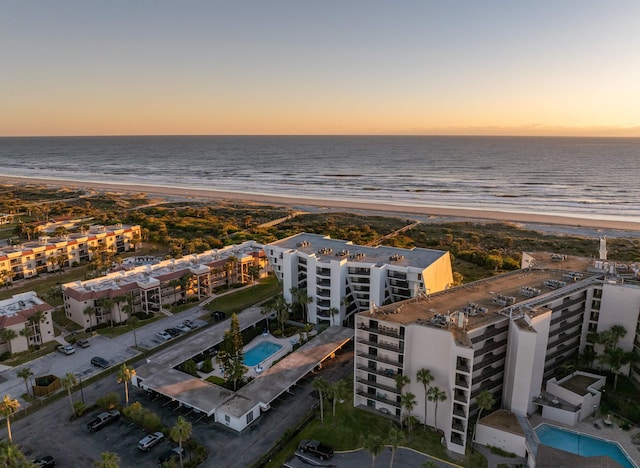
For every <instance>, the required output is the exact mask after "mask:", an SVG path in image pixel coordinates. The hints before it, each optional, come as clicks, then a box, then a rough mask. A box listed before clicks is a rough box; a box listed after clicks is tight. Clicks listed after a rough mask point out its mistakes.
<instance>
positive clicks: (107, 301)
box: [100, 297, 116, 328]
mask: <svg viewBox="0 0 640 468" xmlns="http://www.w3.org/2000/svg"><path fill="white" fill-rule="evenodd" d="M115 304H116V301H115V299H113V298H112V297H103V298H102V299H100V308H101V309H102V315H103V316H104V315H105V314H107V313H108V314H109V321H110V322H111V327H112V328H113V306H114V305H115Z"/></svg>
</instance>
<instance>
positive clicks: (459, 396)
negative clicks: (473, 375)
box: [453, 390, 468, 405]
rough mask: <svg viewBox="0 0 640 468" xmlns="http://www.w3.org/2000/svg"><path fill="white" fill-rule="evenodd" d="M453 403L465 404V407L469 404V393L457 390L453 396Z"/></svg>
mask: <svg viewBox="0 0 640 468" xmlns="http://www.w3.org/2000/svg"><path fill="white" fill-rule="evenodd" d="M453 401H457V402H459V403H464V404H465V405H466V404H467V403H468V400H467V393H466V392H462V391H459V390H456V391H455V392H454V394H453Z"/></svg>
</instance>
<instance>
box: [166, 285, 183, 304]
mask: <svg viewBox="0 0 640 468" xmlns="http://www.w3.org/2000/svg"><path fill="white" fill-rule="evenodd" d="M167 286H171V287H172V288H173V305H174V307H175V305H176V303H177V302H178V299H177V298H176V295H177V293H178V286H180V280H179V279H176V278H174V279H172V280H171V281H169V283H168V284H167Z"/></svg>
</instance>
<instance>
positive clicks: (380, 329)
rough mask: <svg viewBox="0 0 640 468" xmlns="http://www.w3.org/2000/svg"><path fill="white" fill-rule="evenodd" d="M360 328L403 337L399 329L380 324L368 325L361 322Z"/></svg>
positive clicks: (394, 336)
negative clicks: (376, 326)
mask: <svg viewBox="0 0 640 468" xmlns="http://www.w3.org/2000/svg"><path fill="white" fill-rule="evenodd" d="M359 329H360V330H365V331H368V332H373V333H377V334H379V335H385V336H390V337H392V338H401V336H400V333H399V332H398V330H397V329H395V328H391V327H386V326H383V325H380V326H379V327H378V328H370V327H367V326H366V325H365V324H364V323H361V324H360V327H359Z"/></svg>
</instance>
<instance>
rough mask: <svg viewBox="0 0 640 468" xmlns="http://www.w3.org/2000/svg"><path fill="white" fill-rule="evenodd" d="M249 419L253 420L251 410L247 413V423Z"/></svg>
mask: <svg viewBox="0 0 640 468" xmlns="http://www.w3.org/2000/svg"><path fill="white" fill-rule="evenodd" d="M227 417H228V416H227ZM251 421H253V411H252V412H251V413H248V414H247V424H249V423H250V422H251Z"/></svg>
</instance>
